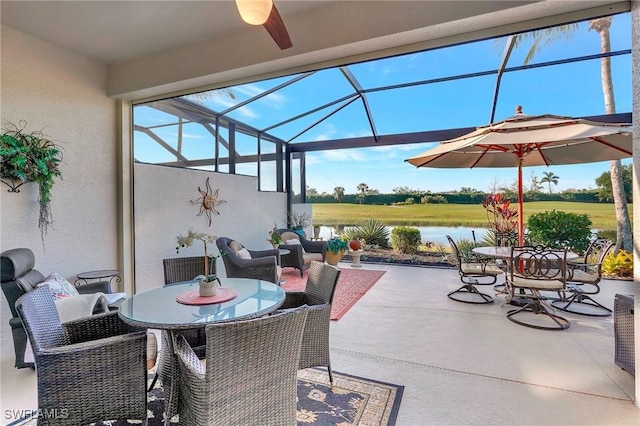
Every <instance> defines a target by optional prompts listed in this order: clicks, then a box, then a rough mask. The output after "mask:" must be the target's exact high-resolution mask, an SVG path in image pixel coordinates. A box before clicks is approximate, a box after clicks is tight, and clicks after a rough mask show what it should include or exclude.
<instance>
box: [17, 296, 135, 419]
mask: <svg viewBox="0 0 640 426" xmlns="http://www.w3.org/2000/svg"><path fill="white" fill-rule="evenodd" d="M16 309H17V311H18V314H19V315H20V318H21V319H22V322H23V323H24V327H25V329H26V331H27V334H28V336H29V340H30V341H31V344H32V346H33V351H34V355H35V364H36V373H37V376H38V377H37V380H38V409H40V410H51V411H53V410H55V411H54V412H53V414H52V416H51V417H48V416H43V417H40V418H39V419H38V425H49V424H51V425H72V426H75V425H80V424H88V423H93V422H96V421H100V420H114V419H141V420H143V421H145V422H146V418H147V394H146V379H147V366H146V363H145V359H146V350H147V333H146V332H145V331H144V330H139V329H137V328H135V327H132V326H129V325H127V324H125V323H124V322H122V321H121V320H120V319H119V318H118V313H117V312H111V313H105V314H98V315H93V316H90V317H86V318H82V319H79V320H75V321H71V322H67V323H65V324H62V323H61V322H60V318H59V317H58V312H57V310H56V307H55V305H54V302H53V295H52V293H51V290H50V289H49V288H48V287H41V288H37V289H34V290H32V291H30V292H28V293H26V294H25V295H23V296H22V297H20V298H19V299H18V301H17V302H16ZM56 413H57V415H56Z"/></svg>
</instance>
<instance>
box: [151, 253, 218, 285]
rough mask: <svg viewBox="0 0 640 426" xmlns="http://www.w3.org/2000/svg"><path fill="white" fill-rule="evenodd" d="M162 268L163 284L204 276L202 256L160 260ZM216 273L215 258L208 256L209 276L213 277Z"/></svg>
mask: <svg viewBox="0 0 640 426" xmlns="http://www.w3.org/2000/svg"><path fill="white" fill-rule="evenodd" d="M162 266H163V268H164V283H165V284H173V283H176V282H181V281H191V280H192V279H194V278H195V277H197V276H198V275H204V256H193V257H172V258H169V259H162ZM216 271H217V269H216V257H213V256H209V274H210V275H215V274H216Z"/></svg>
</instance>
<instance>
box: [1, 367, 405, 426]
mask: <svg viewBox="0 0 640 426" xmlns="http://www.w3.org/2000/svg"><path fill="white" fill-rule="evenodd" d="M333 376H334V380H335V384H334V386H333V387H331V385H330V384H329V377H328V374H327V371H326V369H315V368H310V369H306V370H301V371H299V372H298V426H305V425H309V426H313V425H316V426H319V425H322V426H331V425H336V426H347V425H359V426H393V425H395V423H396V417H397V415H398V409H399V408H400V401H401V399H402V392H403V390H404V386H399V385H394V384H390V383H384V382H379V381H376V380H371V379H366V378H363V377H356V376H351V375H348V374H344V373H339V372H336V371H334V372H333ZM147 409H148V414H147V415H148V423H149V426H159V425H162V424H163V422H164V414H163V411H164V392H163V390H162V387H161V386H160V385H158V384H157V385H156V387H155V388H154V389H153V390H152V391H151V392H150V393H149V398H148V404H147ZM25 414H26V413H25ZM29 414H30V416H29V418H26V419H23V420H19V421H17V422H14V423H11V426H35V425H36V420H37V416H38V411H37V410H34V411H33V412H30V413H29ZM171 423H173V424H177V425H179V424H180V422H179V419H178V416H175V417H174V418H172V419H171ZM130 424H140V421H127V420H117V421H104V422H99V423H96V424H95V425H96V426H124V425H130ZM248 426H251V425H248ZM256 426H258V424H256Z"/></svg>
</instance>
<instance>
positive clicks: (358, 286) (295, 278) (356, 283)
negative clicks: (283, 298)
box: [280, 267, 385, 320]
mask: <svg viewBox="0 0 640 426" xmlns="http://www.w3.org/2000/svg"><path fill="white" fill-rule="evenodd" d="M340 271H341V272H340V278H338V285H337V286H336V292H335V294H334V296H333V304H332V306H331V319H332V320H339V319H340V318H342V316H343V315H344V314H346V313H347V311H348V310H349V309H351V307H352V306H353V305H355V304H356V302H357V301H358V300H360V298H361V297H362V296H364V295H365V293H366V292H367V291H368V290H369V289H370V288H371V287H373V285H374V284H375V283H376V282H378V280H379V279H380V278H381V277H382V276H383V275H384V272H385V271H374V270H371V269H351V268H350V267H349V268H340ZM308 276H309V270H308V269H307V270H306V271H304V276H303V277H300V271H299V270H297V269H293V268H285V269H284V270H283V271H282V276H281V277H280V278H281V279H282V280H284V283H282V284H281V286H282V288H283V289H284V290H285V291H304V288H305V286H306V284H307V277H308Z"/></svg>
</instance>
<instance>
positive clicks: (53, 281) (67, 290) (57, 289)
mask: <svg viewBox="0 0 640 426" xmlns="http://www.w3.org/2000/svg"><path fill="white" fill-rule="evenodd" d="M45 285H48V286H49V288H50V289H51V292H52V293H53V298H54V299H62V298H64V297H71V296H77V295H79V294H80V293H78V290H76V287H75V286H74V285H73V284H71V283H70V282H69V281H67V280H66V279H64V277H63V276H61V275H60V274H58V273H57V272H54V273H52V274H51V275H49V276H48V277H47V278H46V279H45V280H44V281H42V282H41V283H40V284H38V285H37V286H36V287H42V286H45Z"/></svg>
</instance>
